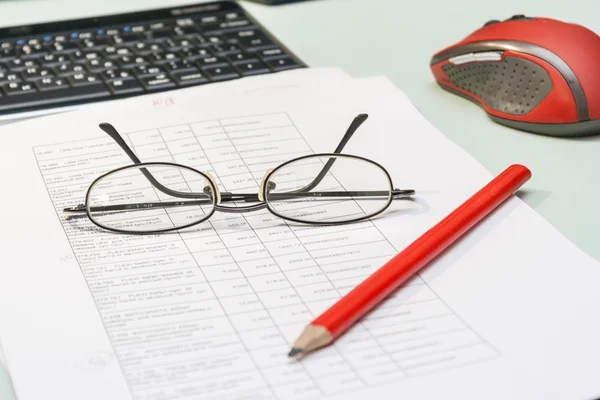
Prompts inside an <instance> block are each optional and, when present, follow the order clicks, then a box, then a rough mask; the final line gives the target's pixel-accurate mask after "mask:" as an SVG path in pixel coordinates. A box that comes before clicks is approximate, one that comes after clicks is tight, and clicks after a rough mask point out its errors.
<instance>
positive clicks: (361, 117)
mask: <svg viewBox="0 0 600 400" xmlns="http://www.w3.org/2000/svg"><path fill="white" fill-rule="evenodd" d="M367 118H369V115H368V114H364V113H363V114H358V115H357V116H356V117H354V119H353V120H352V123H350V126H349V127H348V129H347V130H346V133H344V136H343V137H342V140H341V141H340V143H339V144H338V145H337V147H336V148H335V150H334V151H333V152H334V153H335V154H340V153H341V152H342V150H343V149H344V147H345V146H346V144H347V143H348V142H349V141H350V139H351V138H352V135H354V132H356V130H357V129H358V128H359V127H360V126H361V125H362V124H363V123H364V122H365V121H366V120H367ZM336 160H337V158H335V157H331V158H330V159H329V160H327V162H326V163H325V165H324V166H323V169H321V171H320V172H319V174H318V175H317V176H316V178H315V179H314V180H313V181H312V182H310V183H309V184H308V185H306V186H304V187H303V188H301V189H298V190H297V192H305V191H309V190H312V189H314V188H315V187H316V186H317V185H318V184H319V183H321V181H322V180H323V178H324V177H325V175H327V173H328V172H329V170H330V169H331V167H332V166H333V163H334V162H335V161H336Z"/></svg>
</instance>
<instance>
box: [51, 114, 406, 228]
mask: <svg viewBox="0 0 600 400" xmlns="http://www.w3.org/2000/svg"><path fill="white" fill-rule="evenodd" d="M367 118H368V115H367V114H364V113H363V114H358V115H357V116H356V117H355V118H354V119H353V120H352V123H351V124H350V126H349V127H348V129H347V130H346V133H345V134H344V136H343V137H342V139H341V141H340V143H339V144H338V146H337V147H336V149H335V150H334V152H333V153H318V154H308V155H305V156H301V157H296V158H294V159H291V160H288V161H286V162H284V163H282V164H280V165H278V166H277V167H276V168H275V169H273V170H269V171H267V172H266V173H265V175H264V177H263V180H262V184H261V186H260V188H259V190H258V193H256V192H255V193H254V194H250V193H230V192H227V191H225V192H221V191H219V188H218V186H217V183H216V181H215V180H214V178H213V177H212V176H211V175H210V174H208V173H203V172H201V171H198V170H196V169H194V168H192V167H188V166H187V165H182V164H177V163H172V162H147V163H143V162H142V161H141V160H140V159H139V158H138V157H137V156H136V155H135V153H134V152H133V150H132V149H131V148H130V147H129V145H128V144H127V143H126V142H125V140H124V139H123V137H122V136H121V135H120V134H119V132H118V131H117V130H116V129H115V128H114V127H113V126H112V125H110V124H108V123H102V124H100V128H101V129H102V130H103V131H104V132H105V133H107V134H108V135H109V136H110V137H111V138H112V139H113V140H114V141H115V142H116V143H117V144H118V145H119V147H121V148H122V149H123V151H125V153H126V154H127V156H128V157H129V158H130V159H131V160H132V161H133V162H134V164H133V165H128V166H124V167H121V168H117V169H114V170H111V171H109V172H107V173H105V174H103V175H102V176H100V177H98V178H96V179H95V180H94V181H93V182H92V184H91V185H90V187H89V188H88V191H87V193H86V197H85V203H84V204H79V205H77V206H73V207H67V208H65V209H64V210H63V211H64V212H66V213H70V214H71V213H72V214H71V215H70V216H69V217H68V218H67V219H70V218H74V219H76V218H77V214H78V213H83V214H84V215H86V216H87V218H89V219H90V221H91V222H92V223H93V224H95V225H96V226H98V227H100V228H102V229H106V230H108V231H112V232H117V233H127V234H140V235H144V234H156V233H163V232H171V231H176V230H180V229H185V228H189V227H191V226H194V225H197V224H200V223H202V222H204V221H206V220H207V219H209V218H210V217H211V216H212V215H213V214H214V212H215V211H222V212H227V213H246V212H253V211H260V210H264V209H265V208H267V209H268V211H269V212H270V213H271V214H273V215H275V216H276V217H279V218H281V219H284V220H287V221H293V222H298V223H307V224H313V225H342V224H347V223H352V222H357V221H362V220H366V219H369V218H372V217H374V216H376V215H379V214H380V213H382V212H384V211H385V210H386V209H387V208H388V207H389V206H390V204H391V203H392V201H393V200H395V199H408V198H411V196H413V195H414V194H415V191H414V190H413V189H394V187H393V184H392V179H391V176H390V174H389V173H388V171H387V170H386V169H385V168H384V167H383V166H382V165H381V164H379V163H377V162H375V161H373V160H370V159H368V158H365V157H361V156H356V155H352V154H343V153H342V150H343V148H344V146H345V145H346V144H347V143H348V141H349V140H350V138H351V137H352V135H353V134H354V133H355V132H356V130H357V129H358V128H359V127H360V126H361V125H362V124H363V123H364V122H365V121H366V120H367ZM309 157H329V160H328V161H327V162H326V163H325V165H324V167H323V169H322V170H321V171H320V172H319V173H318V174H317V176H316V177H315V179H314V180H313V181H312V182H310V183H309V184H308V185H306V186H305V187H303V188H301V189H299V190H296V191H294V192H288V193H280V195H284V197H287V198H293V197H297V196H299V195H301V194H303V193H311V195H312V196H313V197H317V196H318V197H322V196H323V193H320V192H308V191H310V190H312V189H313V188H315V187H316V186H317V185H318V184H319V182H321V180H322V179H323V178H324V177H325V176H326V175H327V173H328V171H329V170H330V169H331V167H332V166H333V163H334V162H335V160H336V159H337V158H353V159H357V160H362V161H365V162H367V163H370V164H372V165H375V166H376V167H378V168H379V169H380V170H382V171H383V172H384V174H385V176H386V178H387V180H388V182H389V183H390V189H391V190H390V193H389V197H388V200H387V202H386V204H385V206H383V207H382V208H381V209H380V210H378V211H376V212H373V213H371V214H368V215H364V216H361V217H357V218H354V219H350V220H348V221H309V220H302V219H297V218H292V217H286V216H285V215H281V213H279V212H278V211H276V210H275V209H274V208H273V207H272V206H270V204H269V203H268V201H265V198H266V197H267V194H268V191H269V190H273V189H274V187H275V186H274V185H270V184H269V183H270V182H268V179H269V178H270V177H272V176H273V174H274V173H276V172H277V171H278V170H279V169H281V168H282V167H285V166H287V165H289V164H291V163H293V162H296V161H298V160H302V159H305V158H309ZM149 165H163V166H172V167H176V168H183V169H187V170H189V171H193V172H194V173H197V174H199V175H201V176H203V177H204V179H206V180H207V181H208V182H209V185H210V186H205V188H204V191H203V194H204V195H209V194H210V190H209V192H206V189H212V193H213V194H214V195H215V196H213V197H214V198H213V200H212V201H213V208H212V211H211V213H210V214H208V215H207V216H205V217H204V218H203V219H200V220H198V221H195V222H191V223H189V224H185V225H183V226H177V227H172V228H165V229H156V230H149V231H133V230H123V229H118V228H111V227H108V226H105V225H104V224H102V223H99V222H98V221H96V220H95V219H94V218H93V217H92V215H91V212H90V207H88V203H89V196H90V192H91V190H92V188H93V187H94V186H95V185H96V184H97V182H98V181H100V180H101V179H103V178H105V177H106V176H108V175H110V174H114V173H116V172H118V171H121V170H123V169H127V168H136V167H137V168H139V169H140V172H142V174H143V175H144V176H145V177H146V179H148V181H150V183H151V184H152V185H153V186H154V187H155V188H156V189H158V190H159V191H161V192H163V193H164V194H167V195H170V196H172V197H175V198H180V199H193V200H192V203H193V202H194V201H196V202H198V201H201V200H198V195H199V193H186V192H179V191H177V190H172V189H169V188H167V187H165V186H164V185H162V184H161V183H160V182H158V181H157V180H156V179H155V178H154V176H153V175H152V174H151V173H150V172H148V170H147V169H146V168H144V167H145V166H149ZM273 183H274V182H273ZM375 192H376V193H377V194H380V191H375ZM336 193H337V195H338V196H341V197H352V198H353V197H355V196H365V195H366V196H369V195H373V193H374V192H373V191H366V192H365V191H348V193H345V194H344V195H343V196H342V195H341V194H340V193H341V192H336ZM330 194H333V192H331V193H330ZM290 196H291V197H290ZM202 201H205V200H202ZM222 201H223V202H238V201H239V202H250V203H253V202H254V203H257V204H253V205H245V206H236V207H227V206H222V205H220V204H221V202H222ZM187 204H189V202H188V201H183V200H181V201H173V202H169V203H164V204H162V203H142V204H139V203H134V204H129V205H113V206H100V207H101V208H102V209H103V210H104V211H116V210H128V209H129V210H131V209H140V208H166V207H171V206H183V205H187ZM361 208H362V207H361ZM363 211H364V210H363Z"/></svg>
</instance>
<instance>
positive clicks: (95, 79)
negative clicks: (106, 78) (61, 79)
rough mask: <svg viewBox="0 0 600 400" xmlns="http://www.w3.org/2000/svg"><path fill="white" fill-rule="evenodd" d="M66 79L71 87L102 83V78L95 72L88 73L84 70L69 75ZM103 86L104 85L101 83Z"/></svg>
mask: <svg viewBox="0 0 600 400" xmlns="http://www.w3.org/2000/svg"><path fill="white" fill-rule="evenodd" d="M67 80H68V81H69V83H70V84H71V86H73V87H77V86H87V85H103V83H102V80H101V79H100V77H99V76H98V75H96V74H88V73H85V72H82V73H78V74H74V75H69V76H67ZM103 86H104V85H103Z"/></svg>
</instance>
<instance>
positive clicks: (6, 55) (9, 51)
mask: <svg viewBox="0 0 600 400" xmlns="http://www.w3.org/2000/svg"><path fill="white" fill-rule="evenodd" d="M16 56H17V52H16V50H15V49H14V48H5V49H0V62H5V61H10V60H12V59H13V58H15V57H16Z"/></svg>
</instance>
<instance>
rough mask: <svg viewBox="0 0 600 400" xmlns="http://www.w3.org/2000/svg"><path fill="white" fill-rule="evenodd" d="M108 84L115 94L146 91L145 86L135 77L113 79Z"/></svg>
mask: <svg viewBox="0 0 600 400" xmlns="http://www.w3.org/2000/svg"><path fill="white" fill-rule="evenodd" d="M106 84H107V85H108V88H109V89H110V91H111V92H112V93H113V94H131V93H138V92H143V91H144V87H143V86H142V85H141V84H140V83H139V82H138V80H137V79H135V78H119V79H113V80H111V81H109V82H107V83H106Z"/></svg>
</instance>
